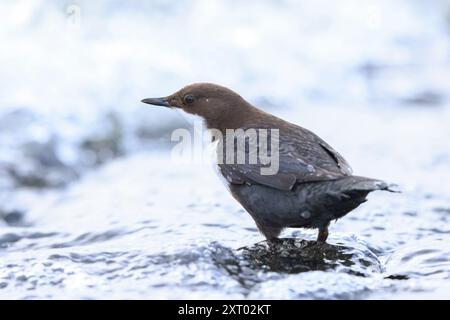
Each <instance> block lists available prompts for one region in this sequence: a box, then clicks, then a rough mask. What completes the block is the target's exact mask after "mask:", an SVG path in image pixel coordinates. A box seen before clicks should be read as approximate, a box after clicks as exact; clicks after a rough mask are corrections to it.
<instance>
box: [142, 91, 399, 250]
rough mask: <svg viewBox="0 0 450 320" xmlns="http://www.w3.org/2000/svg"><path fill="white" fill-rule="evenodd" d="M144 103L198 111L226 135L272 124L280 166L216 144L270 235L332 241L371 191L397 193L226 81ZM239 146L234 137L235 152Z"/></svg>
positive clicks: (228, 177)
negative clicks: (306, 233) (241, 157)
mask: <svg viewBox="0 0 450 320" xmlns="http://www.w3.org/2000/svg"><path fill="white" fill-rule="evenodd" d="M141 102H143V103H146V104H151V105H156V106H163V107H167V108H172V109H181V110H183V111H184V112H186V113H189V114H194V115H197V116H200V117H201V118H203V120H204V123H205V125H206V127H207V128H208V129H211V130H216V131H217V132H219V133H221V134H222V136H223V137H225V138H223V140H224V141H227V140H226V139H227V138H226V137H228V135H227V132H229V131H228V130H235V131H236V130H240V129H242V131H244V132H245V131H247V130H252V129H255V131H256V130H267V131H266V132H270V133H269V134H268V137H269V138H271V137H274V138H276V140H277V142H278V151H277V153H278V159H277V160H278V168H277V170H276V172H274V173H270V174H263V173H262V168H263V167H265V166H267V164H264V163H263V162H262V161H259V160H258V161H257V162H256V163H255V162H254V163H247V162H248V161H247V162H244V163H235V162H233V161H228V162H227V161H220V160H224V157H226V152H228V153H230V152H231V151H227V150H226V148H225V146H227V143H226V142H221V143H218V144H217V154H218V155H219V156H218V163H217V166H218V169H219V170H218V171H219V173H220V174H221V175H222V176H223V178H225V179H224V181H225V182H226V185H227V188H228V190H229V191H230V192H231V195H232V196H233V197H234V198H235V199H236V200H237V201H238V202H239V203H240V204H241V205H242V207H243V208H244V209H245V210H246V211H247V212H248V213H249V214H250V216H251V217H252V218H253V220H254V221H255V223H256V226H257V228H258V230H259V231H260V232H261V234H262V235H263V236H264V237H265V238H266V240H269V241H270V240H276V239H278V237H279V235H280V234H281V232H282V231H283V230H284V229H285V228H308V229H318V235H317V242H322V243H323V242H326V240H327V238H328V233H329V232H328V227H329V224H330V222H331V221H333V220H337V219H339V218H342V217H343V216H345V215H346V214H347V213H349V212H350V211H352V210H354V209H355V208H357V207H358V206H359V205H360V204H362V203H364V202H365V201H367V195H368V194H369V193H370V192H372V191H376V190H384V191H390V192H396V191H395V190H393V189H392V188H391V187H392V185H390V184H387V183H386V182H384V181H382V180H378V179H372V178H366V177H362V176H356V175H353V171H352V169H351V167H350V165H349V163H348V162H347V161H346V160H345V159H344V157H343V156H341V154H340V153H338V152H337V151H336V150H335V149H333V148H332V147H331V146H330V145H329V144H328V143H326V142H325V141H324V140H323V139H321V138H320V137H319V136H317V135H316V134H314V133H313V132H312V131H309V130H308V129H305V128H302V127H300V126H298V125H296V124H293V123H290V122H288V121H285V120H283V119H281V118H279V117H276V116H274V115H272V114H270V113H267V112H265V111H263V110H261V109H259V108H257V107H255V106H253V105H252V104H251V103H249V102H247V101H246V100H245V99H244V98H243V97H241V96H240V95H239V94H238V93H236V92H234V91H233V90H231V89H228V88H226V87H223V86H220V85H217V84H212V83H194V84H190V85H187V86H185V87H184V88H182V89H180V90H179V91H177V92H175V93H173V94H171V95H169V96H166V97H161V98H146V99H143V100H141ZM272 130H276V131H272ZM232 139H233V142H235V141H234V140H235V137H233V138H232ZM213 140H214V139H213ZM249 140H250V139H247V140H245V145H244V148H243V149H244V151H243V152H244V154H245V156H246V157H249V156H250V153H251V151H250V147H249V143H250V142H249ZM229 141H231V140H229ZM276 147H277V146H275V148H274V149H273V150H272V149H270V150H269V153H268V154H270V153H271V152H272V151H276ZM236 148H237V146H236V144H235V143H234V144H233V148H232V150H233V152H234V151H237V149H236ZM258 150H259V149H258ZM272 153H275V152H272ZM233 157H234V154H233ZM246 159H247V158H246ZM233 160H234V159H233Z"/></svg>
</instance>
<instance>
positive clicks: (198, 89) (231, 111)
mask: <svg viewBox="0 0 450 320" xmlns="http://www.w3.org/2000/svg"><path fill="white" fill-rule="evenodd" d="M142 102H143V103H147V104H152V105H157V106H164V107H168V108H179V109H182V110H183V111H185V112H187V113H191V114H195V115H198V116H201V117H202V118H203V119H204V120H205V121H206V124H207V126H208V127H209V128H221V127H223V126H224V125H228V127H234V125H232V124H233V122H236V121H239V120H240V119H242V118H243V114H245V113H246V111H245V110H246V109H251V108H253V107H251V105H250V104H249V103H248V102H246V101H245V100H244V99H243V98H242V97H241V96H240V95H238V94H237V93H236V92H234V91H232V90H230V89H228V88H225V87H222V86H219V85H216V84H212V83H194V84H191V85H188V86H186V87H184V88H183V89H181V90H179V91H177V92H175V93H174V94H172V95H170V96H167V97H163V98H148V99H143V100H142Z"/></svg>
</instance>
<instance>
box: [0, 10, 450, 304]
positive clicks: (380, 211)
mask: <svg viewBox="0 0 450 320" xmlns="http://www.w3.org/2000/svg"><path fill="white" fill-rule="evenodd" d="M319 2H320V1H319ZM18 3H20V2H18ZM24 3H25V2H24ZM80 3H81V4H80V7H81V9H82V10H84V11H82V12H85V15H84V18H83V19H84V20H83V21H84V22H83V23H84V27H83V25H82V26H81V31H74V30H72V29H71V31H70V32H71V33H70V34H69V36H68V35H67V34H65V35H64V36H62V35H59V34H58V32H57V31H56V30H55V29H54V28H53V27H54V26H55V25H57V26H58V25H59V26H64V25H65V21H64V19H63V18H59V16H58V12H59V11H60V10H62V8H63V7H58V6H55V5H49V4H46V5H41V4H38V3H36V4H34V5H32V6H31V9H30V8H29V7H28V6H29V5H25V4H23V3H22V8H16V7H14V6H15V5H12V4H11V5H7V4H1V5H0V8H1V9H2V10H13V12H16V11H17V10H18V11H17V12H20V13H21V14H22V15H21V14H18V13H17V12H16V14H15V15H13V14H11V15H7V16H5V19H6V24H7V25H8V26H9V29H7V31H8V33H7V32H5V31H0V35H1V36H3V37H7V38H8V39H9V40H11V41H10V42H9V43H11V50H9V51H5V50H2V52H3V53H2V54H3V55H2V56H0V62H1V64H2V67H3V66H4V67H5V68H4V69H3V70H2V72H3V73H1V74H0V81H1V82H2V83H4V90H2V92H0V141H1V143H0V298H6V299H45V298H73V299H101V298H106V299H114V298H124V299H133V298H135V299H148V298H151V299H166V298H172V299H182V298H186V299H201V298H208V299H231V298H249V299H285V298H286V299H400V298H449V297H450V245H449V243H450V220H449V219H450V187H449V186H448V181H450V170H449V168H450V139H449V137H450V125H449V124H450V106H449V104H448V97H447V94H448V88H449V87H450V61H449V60H448V52H450V50H449V42H448V35H447V34H446V33H445V32H444V31H443V30H442V29H441V27H440V25H439V26H434V27H433V28H431V27H430V28H429V25H430V24H429V23H430V21H431V20H432V21H434V20H433V19H435V18H436V16H435V13H434V12H428V11H426V10H423V11H421V10H422V9H423V7H421V5H420V4H417V3H416V4H415V5H413V6H411V5H409V4H408V5H406V4H405V3H403V2H401V1H398V2H396V3H397V4H392V1H379V2H377V3H378V4H379V6H380V7H377V6H376V5H375V4H374V7H366V6H363V7H357V8H358V9H355V10H360V13H361V12H362V13H364V12H365V11H364V10H366V11H367V10H368V13H369V16H370V17H371V19H372V20H370V21H371V24H370V25H369V31H367V30H365V31H364V30H361V29H359V28H353V27H352V24H355V23H356V24H358V23H359V22H361V21H364V20H365V18H364V17H360V16H359V15H357V14H355V13H354V12H353V11H352V10H351V9H350V8H351V6H347V7H345V6H344V7H345V8H344V9H339V10H337V11H336V10H325V9H323V8H322V6H321V5H320V6H319V5H313V4H312V2H309V4H305V3H302V4H301V5H297V4H296V3H294V2H289V1H286V2H276V1H267V2H265V3H264V4H259V5H258V6H257V8H258V12H259V14H260V15H262V16H263V17H269V16H270V17H272V18H273V19H275V18H277V19H275V20H271V21H279V24H278V25H275V26H274V25H271V26H268V25H266V24H265V22H264V21H266V20H264V19H260V20H253V19H250V20H246V18H244V16H245V11H246V10H250V9H249V7H244V9H243V12H242V13H235V14H234V15H233V18H234V19H233V20H232V22H233V24H227V22H224V21H226V18H224V17H222V16H221V15H220V14H219V13H220V12H221V9H224V8H225V9H226V8H228V6H230V5H231V4H229V3H231V2H228V4H225V2H223V3H222V4H220V5H218V4H216V5H213V4H210V3H212V2H211V1H206V2H203V1H197V2H195V5H193V6H192V7H187V5H177V4H175V2H168V3H171V5H167V4H163V2H158V1H157V2H153V4H149V5H141V7H139V10H140V11H139V10H138V9H131V8H130V7H129V6H128V5H125V4H124V5H123V6H118V5H117V4H115V5H108V4H107V3H106V2H105V3H102V2H99V3H102V4H101V5H97V6H93V7H91V8H86V9H85V7H84V6H88V5H87V3H83V2H82V1H81V2H80ZM356 3H359V1H358V2H354V3H353V4H354V5H357V4H356ZM399 3H403V7H402V5H401V4H400V5H399ZM443 3H445V2H436V5H437V4H443ZM397 5H399V6H400V7H401V9H402V10H397V9H398V8H397V7H396V6H397ZM41 6H44V7H41ZM299 6H300V7H299ZM328 6H332V4H331V3H328ZM27 8H28V9H27ZM377 8H378V9H379V11H377V10H378V9H377ZM150 9H152V10H153V11H151V12H150ZM228 9H229V8H228ZM403 9H404V10H403ZM14 10H16V11H14ZM146 10H147V11H146ZM361 10H362V11H361ZM400 11H401V12H402V14H403V16H402V17H403V18H402V19H398V20H396V19H394V18H393V17H391V16H390V14H391V12H400ZM437 11H439V10H437ZM5 12H6V11H5ZM105 12H109V13H108V15H106V14H105ZM296 12H297V13H298V12H301V14H302V16H303V18H304V21H303V22H302V21H298V20H299V19H298V14H297V13H296ZM330 12H333V15H332V16H330V14H331V13H330ZM377 12H378V15H380V17H384V19H387V21H388V22H389V23H388V24H387V26H385V27H384V28H378V29H376V27H377V21H378V20H377ZM439 12H440V11H439ZM100 13H102V14H100ZM206 13H208V14H206ZM241 14H242V15H243V16H241ZM383 14H384V15H383ZM164 15H169V16H168V17H169V18H168V19H169V22H168V23H165V22H164V19H163V18H164ZM186 16H188V18H189V19H192V17H203V18H199V20H195V21H196V22H195V23H194V22H191V23H188V24H186V25H184V24H183V23H182V20H181V19H180V18H183V17H186ZM43 17H46V19H44V18H43ZM94 17H95V18H94ZM148 17H152V18H153V20H151V21H149V20H148V19H147V18H148ZM308 17H309V18H308ZM312 17H314V18H312ZM430 17H431V18H430ZM125 18H128V19H125ZM144 18H145V19H144ZM8 19H9V20H8ZM21 19H22V20H21ZM52 19H53V20H52ZM322 19H324V20H322ZM327 19H328V20H327ZM380 19H381V18H380ZM430 19H431V20H430ZM213 20H214V21H215V20H217V21H218V23H219V25H220V24H221V25H222V26H224V28H219V27H218V26H216V27H215V28H217V29H214V28H212V29H211V30H209V31H208V30H207V28H206V29H205V26H208V25H210V24H211V23H212V21H213ZM300 20H301V19H300ZM24 21H29V22H27V23H25V22H24ZM49 21H52V22H49ZM326 21H329V22H326ZM394 21H395V22H396V23H395V24H394V23H393V22H394ZM423 21H425V22H423ZM100 23H104V25H103V24H102V26H103V27H104V28H105V29H101V28H98V27H99V24H100ZM422 23H423V24H424V25H422ZM427 23H428V24H427ZM23 24H24V25H25V26H23ZM255 25H256V27H254V26H255ZM292 26H296V27H297V28H298V29H295V30H297V31H298V33H299V37H300V38H299V39H300V40H301V41H300V40H299V42H295V41H287V40H286V41H284V40H283V41H282V40H280V39H287V38H289V37H288V35H289V32H292ZM425 26H426V27H425ZM182 27H186V29H185V30H183V31H180V30H181V29H180V28H182ZM237 27H240V29H239V32H238V31H236V30H235V28H237ZM21 28H22V29H21ZM83 28H84V29H83ZM371 28H372V29H371ZM373 28H375V31H374V29H373ZM20 30H22V32H20ZM100 30H102V31H100ZM142 30H143V31H142ZM214 30H215V31H214ZM218 30H219V31H220V32H222V33H220V32H219V31H218ZM304 30H308V31H304ZM430 30H431V31H430ZM216 31H217V32H219V33H218V37H219V38H220V37H221V38H220V39H219V40H217V39H216V40H215V41H218V42H213V43H212V45H211V46H209V47H208V46H207V45H204V46H205V51H204V52H202V53H199V52H198V51H196V50H195V48H197V47H199V46H200V43H199V38H200V35H209V36H212V35H213V34H214V33H215V32H216ZM67 32H69V31H67ZM73 32H81V34H79V33H77V35H76V36H74V34H73ZM179 32H181V33H182V34H181V35H180V34H179ZM208 32H209V33H208ZM236 32H237V33H236ZM368 32H369V33H370V34H371V35H372V36H373V39H372V40H373V41H372V42H370V43H368V42H367V41H362V40H363V39H364V36H365V35H366V34H367V33H368ZM145 34H148V37H149V38H151V39H150V40H151V41H153V42H152V43H155V41H156V43H162V47H160V48H154V47H153V46H150V45H142V43H143V42H142V40H144V39H145ZM191 34H192V35H195V36H194V37H193V38H192V41H191V42H188V43H186V48H185V51H183V52H182V53H179V52H177V51H176V50H175V51H174V48H173V47H172V45H173V43H177V41H168V44H166V45H164V41H162V40H161V39H162V38H163V37H164V36H166V37H174V38H175V39H179V38H180V37H184V36H187V35H191ZM13 35H14V36H13ZM130 35H133V36H130ZM67 37H68V38H67ZM335 37H338V38H339V39H340V41H344V42H346V43H348V44H349V46H340V45H339V43H336V41H334V40H333V39H335ZM318 38H320V39H321V41H322V42H320V43H317V39H318ZM32 39H39V40H40V41H44V43H47V42H46V41H50V39H52V41H53V42H51V41H50V43H51V44H55V43H56V44H59V46H56V47H54V48H53V47H52V49H51V50H54V51H55V52H56V53H55V55H54V57H53V58H52V56H51V54H52V53H51V52H53V51H51V50H50V49H49V48H50V47H51V46H44V45H40V44H38V43H34V42H33V41H32ZM105 39H113V40H114V41H112V40H108V41H107V40H105ZM263 40H268V41H263ZM353 40H354V41H353ZM184 43H185V42H183V44H184ZM324 43H325V44H327V45H328V47H326V46H324ZM333 44H334V45H335V46H333ZM27 45H28V46H29V47H27ZM274 45H275V47H277V48H279V49H280V50H281V51H283V52H282V53H280V54H282V57H279V56H277V55H276V54H278V49H277V50H275V49H274ZM330 46H331V49H330ZM305 47H307V48H309V50H306V51H304V50H303V49H304V48H305ZM80 48H82V49H83V50H86V51H85V52H78V51H76V50H75V51H74V49H80ZM103 48H106V49H105V50H106V51H102V50H103ZM120 48H122V49H120ZM129 48H134V49H135V51H134V52H130V51H128V49H129ZM138 48H142V52H139V51H138V50H137V49H138ZM327 48H328V49H327ZM381 48H383V50H381ZM19 49H20V50H19ZM22 49H23V50H27V49H32V51H33V52H34V53H35V56H33V57H32V58H31V57H30V58H29V59H25V58H24V57H27V55H25V53H23V54H24V56H23V57H21V56H20V54H19V51H20V52H22V51H21V50H22ZM260 49H261V50H260ZM214 50H218V51H217V52H223V54H224V56H220V55H219V60H220V59H223V57H227V59H229V60H227V59H225V60H222V62H223V61H228V62H227V63H225V64H224V66H220V61H219V62H218V61H216V62H212V61H210V60H208V59H207V57H208V56H209V55H210V54H211V53H212V52H216V51H214ZM247 50H260V51H259V52H261V56H258V57H257V58H254V59H251V58H250V57H247V56H246V55H245V54H244V52H247ZM274 50H275V51H274ZM87 52H89V54H87ZM328 52H334V53H335V54H336V56H333V57H328ZM236 57H240V58H242V59H240V58H239V59H237V58H236ZM275 57H277V59H279V58H281V60H282V61H281V62H279V63H278V64H270V65H268V64H267V63H266V61H269V60H270V61H274V60H273V59H274V58H275ZM361 57H363V58H361ZM42 58H44V60H45V61H46V62H45V63H43V62H42V61H44V60H42ZM68 59H69V60H68ZM238 60H239V63H238V62H237V61H238ZM405 60H407V61H409V62H410V63H409V62H408V63H404V64H400V62H399V61H401V62H404V61H405ZM19 61H20V63H19ZM67 61H70V62H71V63H68V64H66V62H67ZM80 61H81V62H80ZM230 61H235V62H234V63H235V64H233V63H231V62H230ZM277 61H278V60H277ZM169 62H170V63H169ZM22 63H25V65H26V66H27V68H24V67H23V66H22ZM121 65H123V67H118V66H121ZM145 65H146V66H148V67H144V66H145ZM19 66H20V67H19ZM79 66H82V68H81V69H80V68H79ZM112 66H115V68H116V69H113V71H109V70H107V69H106V67H110V68H112ZM203 66H204V68H202V67H203ZM61 68H67V70H66V71H65V72H67V73H68V74H70V75H71V77H65V76H61V75H60V70H61ZM93 68H95V70H96V71H98V72H93V73H90V72H89V70H93ZM294 69H298V70H302V72H300V74H295V75H292V70H294ZM24 70H31V71H32V72H31V75H28V77H25V74H24V73H23V72H24ZM175 70H176V72H175ZM202 70H203V71H202ZM205 70H214V71H217V72H219V71H220V72H222V73H221V76H220V77H219V76H217V77H212V76H211V75H209V74H208V73H207V72H206V71H205ZM17 72H19V73H20V74H22V78H20V79H19V78H18V77H16V73H17ZM191 73H193V74H194V75H195V77H194V80H195V79H201V80H204V79H206V80H211V81H213V80H214V82H220V83H224V84H227V83H231V84H233V86H232V87H233V88H235V89H236V90H238V91H240V92H241V91H242V94H243V95H244V96H246V97H247V98H249V99H250V100H251V101H252V102H253V103H255V104H257V105H259V106H261V107H262V108H264V109H266V110H267V111H269V112H272V113H274V114H277V115H279V116H281V117H283V118H285V119H287V120H289V121H291V122H294V123H297V124H299V125H302V126H304V127H306V128H308V129H311V130H312V131H314V132H316V133H317V134H319V135H320V136H321V137H322V138H324V139H325V140H326V141H327V142H329V143H330V144H331V145H332V146H333V147H335V148H336V149H337V150H338V151H339V152H340V153H342V154H343V155H344V156H345V157H346V159H347V160H348V161H349V162H350V164H351V165H352V166H353V169H354V172H355V174H358V175H364V176H369V177H374V178H380V179H384V180H386V181H388V182H392V183H396V184H398V185H399V186H400V189H401V190H402V193H400V194H392V193H385V192H378V193H373V194H371V195H370V196H369V201H368V202H367V203H365V204H363V205H361V206H360V207H359V208H358V209H356V210H355V211H353V212H351V213H350V214H348V215H347V216H345V217H344V218H342V219H340V220H338V221H337V222H336V223H332V224H331V227H330V237H329V240H328V243H326V244H318V243H316V242H315V241H314V239H315V238H316V231H315V230H304V229H299V230H294V229H287V230H285V231H284V232H283V233H282V235H281V237H282V239H281V240H280V241H278V242H275V243H267V242H265V241H263V237H262V236H261V235H260V234H259V233H258V231H257V229H256V228H255V225H254V223H253V221H252V220H251V218H250V216H249V215H248V214H247V213H246V212H245V211H244V210H243V209H242V208H241V207H240V206H239V205H238V204H237V203H236V202H235V200H234V199H233V198H232V197H231V196H230V195H229V194H228V192H227V191H226V188H225V187H224V186H223V184H222V183H221V181H220V179H219V178H218V177H217V176H216V174H215V172H214V168H213V166H212V165H210V164H195V163H188V164H179V163H175V162H173V161H171V154H170V146H171V145H170V143H169V142H168V136H170V132H171V130H172V129H173V128H177V127H180V126H184V127H189V125H187V124H186V121H185V119H184V118H183V116H181V115H180V114H178V113H177V112H176V111H173V110H161V109H157V108H151V107H148V106H144V105H141V104H139V102H138V101H139V100H140V99H141V98H144V97H146V96H151V95H156V96H160V95H165V94H169V93H171V91H173V90H175V89H177V86H178V85H179V86H181V85H183V84H185V82H192V81H193V79H192V78H191V77H190V74H191ZM44 75H45V76H44ZM40 79H46V85H45V86H44V85H43V84H42V82H41V81H40ZM231 79H235V80H231ZM24 82H25V83H24ZM47 86H49V87H50V88H57V90H50V89H49V88H47ZM74 88H75V90H74ZM300 88H302V89H300ZM74 92H78V93H80V95H81V96H78V95H77V94H74ZM81 93H82V94H81ZM188 121H190V120H189V119H188Z"/></svg>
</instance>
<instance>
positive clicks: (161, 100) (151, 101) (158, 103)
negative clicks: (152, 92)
mask: <svg viewBox="0 0 450 320" xmlns="http://www.w3.org/2000/svg"><path fill="white" fill-rule="evenodd" d="M141 102H143V103H147V104H153V105H155V106H163V107H168V108H170V107H172V106H171V105H170V104H169V102H167V99H166V98H147V99H142V100H141Z"/></svg>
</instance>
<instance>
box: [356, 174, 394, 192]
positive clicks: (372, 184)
mask: <svg viewBox="0 0 450 320" xmlns="http://www.w3.org/2000/svg"><path fill="white" fill-rule="evenodd" d="M348 179H349V181H348V183H349V186H348V187H349V189H351V190H360V191H368V192H371V191H376V190H382V191H389V192H395V193H400V192H401V191H400V190H399V188H398V186H397V185H395V184H388V183H386V182H384V181H382V180H376V179H371V178H366V177H358V176H352V177H348Z"/></svg>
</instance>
